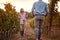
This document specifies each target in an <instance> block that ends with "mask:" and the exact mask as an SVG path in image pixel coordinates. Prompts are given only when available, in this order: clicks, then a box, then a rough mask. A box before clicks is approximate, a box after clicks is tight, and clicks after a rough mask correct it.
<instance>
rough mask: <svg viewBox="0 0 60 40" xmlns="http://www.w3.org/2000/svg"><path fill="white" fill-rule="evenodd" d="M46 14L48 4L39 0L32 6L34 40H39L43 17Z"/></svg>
mask: <svg viewBox="0 0 60 40" xmlns="http://www.w3.org/2000/svg"><path fill="white" fill-rule="evenodd" d="M48 12H49V9H48V4H47V3H45V2H43V1H42V0H39V1H37V2H35V3H34V4H33V7H32V15H33V16H34V26H35V28H34V30H35V35H36V40H41V29H42V25H43V23H44V19H45V18H44V17H45V16H46V15H47V14H48Z"/></svg>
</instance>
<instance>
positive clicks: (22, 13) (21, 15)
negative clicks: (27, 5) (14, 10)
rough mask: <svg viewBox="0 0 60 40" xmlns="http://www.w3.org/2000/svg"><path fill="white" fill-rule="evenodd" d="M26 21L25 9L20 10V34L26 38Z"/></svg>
mask: <svg viewBox="0 0 60 40" xmlns="http://www.w3.org/2000/svg"><path fill="white" fill-rule="evenodd" d="M25 21H26V13H25V12H24V9H23V8H21V9H20V34H21V36H24V24H25Z"/></svg>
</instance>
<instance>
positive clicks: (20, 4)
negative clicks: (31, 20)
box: [0, 0, 60, 12]
mask: <svg viewBox="0 0 60 40" xmlns="http://www.w3.org/2000/svg"><path fill="white" fill-rule="evenodd" d="M36 1H38V0H0V8H2V9H4V5H3V4H2V3H11V4H12V5H13V6H16V11H17V12H19V11H20V9H21V8H24V10H25V11H28V12H31V9H32V6H33V3H34V2H36ZM43 1H44V2H46V3H49V2H48V0H43ZM59 4H60V3H59ZM59 10H60V8H59Z"/></svg>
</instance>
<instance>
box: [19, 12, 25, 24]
mask: <svg viewBox="0 0 60 40" xmlns="http://www.w3.org/2000/svg"><path fill="white" fill-rule="evenodd" d="M25 21H26V13H24V14H21V13H20V24H24V23H25Z"/></svg>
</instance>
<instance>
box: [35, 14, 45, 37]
mask: <svg viewBox="0 0 60 40" xmlns="http://www.w3.org/2000/svg"><path fill="white" fill-rule="evenodd" d="M44 19H45V17H44V16H42V15H36V16H35V20H34V26H35V29H34V31H35V36H36V38H40V37H41V30H42V26H43V24H44Z"/></svg>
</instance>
